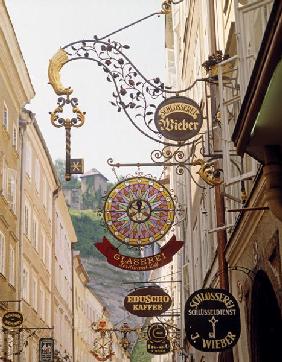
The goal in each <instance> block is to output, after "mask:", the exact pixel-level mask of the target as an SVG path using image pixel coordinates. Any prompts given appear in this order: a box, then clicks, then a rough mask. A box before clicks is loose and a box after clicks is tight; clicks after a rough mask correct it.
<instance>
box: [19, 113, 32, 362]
mask: <svg viewBox="0 0 282 362" xmlns="http://www.w3.org/2000/svg"><path fill="white" fill-rule="evenodd" d="M26 117H27V116H25V115H24V114H20V119H19V135H20V187H19V189H20V190H19V191H20V199H19V200H20V205H19V247H18V251H19V263H18V288H17V300H20V302H19V303H18V311H19V312H20V313H22V309H23V308H22V301H23V238H24V236H23V220H24V177H25V174H24V165H25V132H26V126H27V125H29V124H31V123H32V117H31V119H30V120H28V119H26ZM18 338H19V340H18V342H20V334H19V336H18ZM19 345H20V344H19ZM20 359H21V353H20V354H18V355H17V356H16V360H17V361H18V362H20Z"/></svg>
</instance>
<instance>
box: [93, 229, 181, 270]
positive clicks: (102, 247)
mask: <svg viewBox="0 0 282 362" xmlns="http://www.w3.org/2000/svg"><path fill="white" fill-rule="evenodd" d="M95 246H96V248H97V249H98V250H99V251H100V252H101V253H102V254H103V255H104V256H105V257H106V258H107V261H108V263H110V264H112V265H114V266H116V267H117V268H120V269H125V270H132V271H145V270H153V269H158V268H160V267H162V266H164V265H166V264H168V263H170V262H171V261H172V257H173V255H174V254H176V253H177V252H178V250H180V249H181V248H182V246H183V241H179V240H176V236H175V235H173V236H172V238H171V239H170V240H169V242H168V243H166V244H165V245H164V246H163V247H161V251H160V253H158V254H156V255H152V256H147V257H144V258H133V257H131V256H127V255H122V254H120V253H119V250H118V249H117V248H115V247H114V246H113V245H112V244H111V243H110V242H109V240H108V239H107V238H106V237H105V236H104V238H103V241H102V242H100V243H96V244H95Z"/></svg>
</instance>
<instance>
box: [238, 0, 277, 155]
mask: <svg viewBox="0 0 282 362" xmlns="http://www.w3.org/2000/svg"><path fill="white" fill-rule="evenodd" d="M281 13H282V1H281V0H276V1H275V2H274V4H273V8H272V11H271V14H270V17H269V20H268V23H267V26H266V30H265V33H264V36H263V40H262V43H261V47H260V50H259V52H258V56H257V59H256V62H255V65H254V69H253V72H252V75H251V78H250V81H249V84H248V87H247V90H246V94H245V97H244V100H243V103H242V106H241V110H240V113H239V116H238V119H237V122H236V126H235V128H234V132H233V135H232V141H233V142H234V144H235V146H236V147H237V152H238V154H239V155H241V156H242V155H243V154H244V152H245V151H246V147H247V144H248V141H249V137H250V134H251V131H252V129H253V127H254V124H255V121H256V118H257V115H258V113H259V111H260V107H261V105H262V102H263V100H264V96H265V94H266V91H267V89H268V86H269V83H270V81H271V78H272V75H273V73H274V70H275V68H276V66H277V64H278V63H279V61H280V58H281V39H282V19H281Z"/></svg>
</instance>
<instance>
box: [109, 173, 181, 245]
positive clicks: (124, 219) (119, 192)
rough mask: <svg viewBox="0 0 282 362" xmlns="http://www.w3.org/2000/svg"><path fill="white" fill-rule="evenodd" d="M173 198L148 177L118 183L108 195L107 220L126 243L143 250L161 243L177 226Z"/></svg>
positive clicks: (117, 236)
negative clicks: (159, 241)
mask: <svg viewBox="0 0 282 362" xmlns="http://www.w3.org/2000/svg"><path fill="white" fill-rule="evenodd" d="M174 215H175V205H174V201H173V198H172V196H171V194H170V192H169V191H168V189H166V188H165V187H164V186H163V185H162V184H160V183H159V182H157V181H155V180H154V179H150V178H147V177H132V178H128V179H126V180H123V181H121V182H120V183H118V184H117V185H116V186H115V187H114V188H113V189H112V190H111V191H110V193H109V194H108V196H107V199H106V201H105V205H104V220H105V223H106V225H107V227H108V229H109V231H110V232H111V233H112V235H113V236H114V237H115V238H116V239H118V240H120V241H121V242H122V243H124V244H127V245H131V246H138V245H140V246H143V245H148V244H151V243H153V242H155V241H157V240H160V239H161V238H163V237H164V235H165V234H166V233H167V232H168V231H169V229H170V228H171V226H172V225H173V222H174Z"/></svg>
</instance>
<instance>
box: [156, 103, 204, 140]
mask: <svg viewBox="0 0 282 362" xmlns="http://www.w3.org/2000/svg"><path fill="white" fill-rule="evenodd" d="M154 121H155V125H156V128H157V130H158V131H159V132H160V133H161V134H162V135H163V136H164V137H165V138H167V139H168V140H173V141H187V140H189V139H190V138H192V137H194V136H196V135H197V134H198V133H199V131H200V129H201V127H202V124H203V116H202V112H201V109H200V107H199V106H198V104H197V103H196V102H195V101H193V100H192V99H190V98H187V97H171V98H168V99H165V100H164V101H163V102H162V103H161V104H160V105H159V106H158V108H157V109H156V113H155V119H154Z"/></svg>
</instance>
